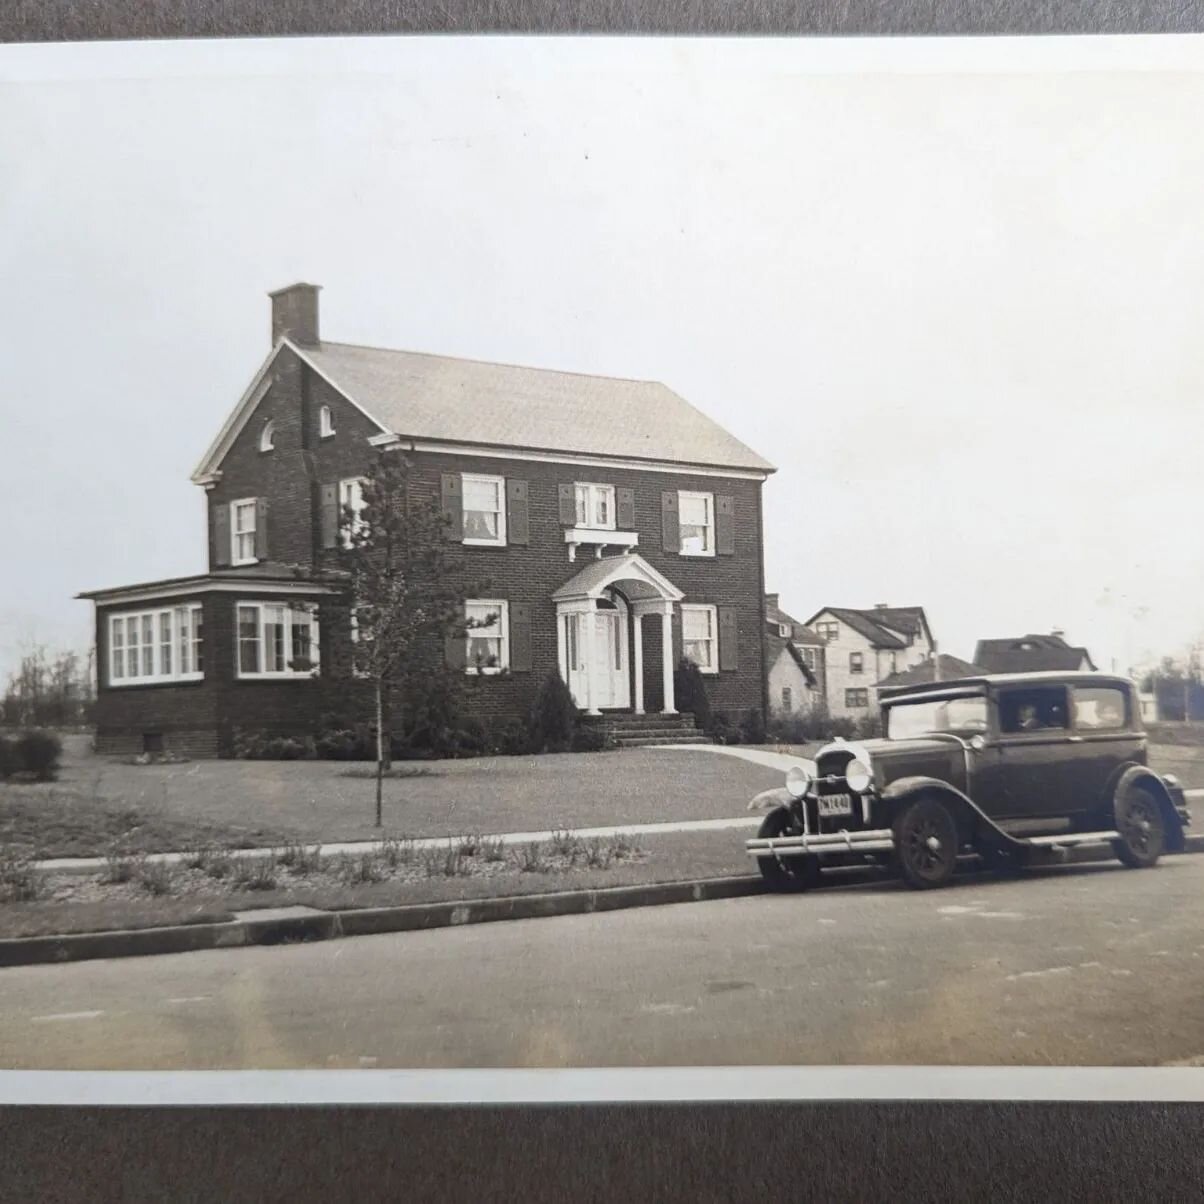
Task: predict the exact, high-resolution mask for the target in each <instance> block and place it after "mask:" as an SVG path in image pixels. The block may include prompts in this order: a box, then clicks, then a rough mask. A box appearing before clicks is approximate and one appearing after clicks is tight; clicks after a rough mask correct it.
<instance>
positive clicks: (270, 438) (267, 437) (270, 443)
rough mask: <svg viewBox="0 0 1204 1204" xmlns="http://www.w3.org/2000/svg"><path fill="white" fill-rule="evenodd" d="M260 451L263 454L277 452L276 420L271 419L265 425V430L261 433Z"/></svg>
mask: <svg viewBox="0 0 1204 1204" xmlns="http://www.w3.org/2000/svg"><path fill="white" fill-rule="evenodd" d="M259 450H260V451H261V452H270V451H275V450H276V420H275V419H274V418H269V419H268V420H267V422H265V423H264V424H263V430H261V431H260V432H259Z"/></svg>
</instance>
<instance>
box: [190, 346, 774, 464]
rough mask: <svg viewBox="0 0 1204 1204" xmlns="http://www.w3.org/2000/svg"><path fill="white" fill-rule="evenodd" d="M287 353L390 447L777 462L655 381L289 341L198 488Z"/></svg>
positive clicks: (256, 384) (233, 422) (215, 450)
mask: <svg viewBox="0 0 1204 1204" xmlns="http://www.w3.org/2000/svg"><path fill="white" fill-rule="evenodd" d="M281 347H288V348H289V349H290V350H291V351H293V352H294V353H295V354H296V355H298V356H299V357H300V358H301V359H302V360H304V361H305V362H306V363H308V364H309V365H310V366H311V367H313V368H314V370H315V371H317V372H318V373H319V374H320V375H322V376H323V377H325V379H326V380H327V381H328V382H329V383H330V384H331V385H332V386H333V387H334V388H335V389H337V390H338V391H339V392H340V393H341V394H343V396H344V397H346V398H347V399H348V400H349V401H350V402H352V403H353V404H355V405H356V406H357V407H358V408H359V409H361V410H362V411H363V412H364V413H365V414H366V415H367V416H368V417H369V418H370V419H371V420H372V421H373V422H375V423H376V425H377V426H379V427H380V430H381V434H382V435H388V434H392V435H396V436H398V437H399V438H402V439H420V440H425V441H431V442H446V443H452V444H468V445H476V446H481V445H486V446H490V447H504V448H515V449H523V450H526V451H542V452H546V453H553V452H560V453H567V454H571V455H585V456H601V457H606V458H619V459H638V460H648V461H655V462H669V463H673V464H692V465H697V466H699V467H712V468H730V469H740V470H745V471H750V472H755V473H771V472H773V471H775V470H774V467H773V465H772V464H770V463H769V461H768V460H765V459H763V458H762V457H761V456H759V455H757V453H756V452H755V451H753V450H752V449H751V448H750V447H748V446H746V445H745V444H743V443H741V442H740V440H739V439H737V438H736V437H735V436H734V435H731V434H729V433H728V432H727V431H726V430H725V429H724V428H723V427H721V426H720V425H719V424H718V423H717V422H715V421H714V420H713V419H711V418H708V417H707V416H706V415H705V414H704V413H702V412H701V411H700V410H697V409H695V408H694V406H692V405H690V403H689V402H688V401H686V400H685V399H684V398H682V397H679V396H678V395H677V394H676V393H674V392H673V390H672V389H669V388H667V387H666V386H665V385H663V384H660V383H658V382H656V381H647V380H624V379H619V378H616V377H609V376H587V375H583V374H580V373H574V372H558V371H552V370H549V369H545V368H521V367H516V366H514V365H511V364H492V363H485V362H482V361H479V360H468V359H456V358H453V357H450V356H442V355H428V354H426V353H423V352H415V351H392V350H388V349H385V348H381V347H361V346H357V345H355V344H351V343H331V342H326V341H323V342H322V343H321V344H320V345H319V346H315V347H300V346H297V345H296V344H294V343H292V342H291V341H289V340H288V339H283V340H282V341H281V342H280V344H278V345H277V347H276V348H274V349H273V352H272V355H271V356H269V359H268V362H267V364H265V365H264V366H263V367H262V368H261V369H260V372H259V374H257V376H256V378H255V380H254V381H253V382H252V386H251V388H249V389H248V390H247V392H246V393H245V394H244V395H243V398H242V400H241V401H240V402H239V405H238V407H237V408H236V410H235V412H234V414H233V415H232V416H231V419H230V420H229V421H228V422H227V424H226V426H225V427H224V428H223V430H222V432H221V434H219V436H218V438H217V440H215V442H214V444H213V446H212V447H211V448H210V450H209V452H208V453H207V454H206V457H205V459H204V460H203V461H202V463H201V465H200V467H199V468H198V469H197V471H196V473H195V474H194V479H196V478H198V477H203V476H205V475H206V474H208V473H211V472H213V471H214V470H215V469H216V468H217V467H218V465H219V464H220V461H221V459H222V457H223V456H224V455H225V452H226V450H228V448H229V446H230V444H231V443H232V442H233V439H234V437H235V436H236V435H237V433H238V431H239V430H241V428H242V426H243V425H245V422H246V421H247V419H249V418H250V414H251V412H252V411H253V410H254V408H255V405H256V404H257V403H258V401H259V399H260V398H261V397H262V396H263V393H264V391H265V389H264V378H265V375H266V369H267V368H268V365H270V363H271V362H272V360H273V359H274V357H275V356H276V355H277V354H278V353H279V351H280V348H281Z"/></svg>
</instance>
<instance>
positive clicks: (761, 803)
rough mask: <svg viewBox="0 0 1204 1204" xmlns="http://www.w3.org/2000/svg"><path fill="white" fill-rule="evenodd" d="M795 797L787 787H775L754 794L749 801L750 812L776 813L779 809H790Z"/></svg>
mask: <svg viewBox="0 0 1204 1204" xmlns="http://www.w3.org/2000/svg"><path fill="white" fill-rule="evenodd" d="M793 801H794V796H793V795H792V794H791V793H790V791H789V790H787V789H786V787H785V786H774V787H773V788H772V789H771V790H762V791H761V793H760V794H754V795H753V796H752V798H751V799H749V801H748V810H749V811H775V810H777V808H778V807H789V806H790V804H791V803H792V802H793Z"/></svg>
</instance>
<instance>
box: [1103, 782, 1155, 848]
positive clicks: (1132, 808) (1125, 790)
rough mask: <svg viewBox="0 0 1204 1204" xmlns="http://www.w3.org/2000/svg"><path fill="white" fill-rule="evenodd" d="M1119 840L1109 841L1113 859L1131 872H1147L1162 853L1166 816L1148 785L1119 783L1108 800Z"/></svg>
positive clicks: (1144, 783)
mask: <svg viewBox="0 0 1204 1204" xmlns="http://www.w3.org/2000/svg"><path fill="white" fill-rule="evenodd" d="M1112 813H1113V818H1114V820H1115V823H1116V831H1117V832H1118V833H1119V838H1118V839H1117V840H1114V841H1113V842H1112V850H1113V852H1115V854H1116V856H1117V857H1118V858H1119V859H1120V860H1121V861H1122V862H1124V864H1125V865H1127V866H1129V867H1130V868H1131V869H1137V870H1142V869H1148V868H1149V867H1150V866H1152V865H1154V864H1155V863H1156V862H1157V861H1158V858H1159V857H1161V856H1162V854H1163V853H1164V852H1165V851H1166V845H1167V839H1166V838H1167V830H1166V814H1165V813H1164V811H1163V809H1162V800H1161V799H1160V798H1159V797H1158V796H1157V794H1156V793H1155V792H1154V787H1152V786H1151V785H1150V784H1149V782H1146V781H1141V780H1138V781H1136V782H1130V783H1128V784H1123V783H1122V784H1121V785H1120V786H1119V787H1118V788H1117V791H1116V797H1115V798H1114V799H1113V800H1112Z"/></svg>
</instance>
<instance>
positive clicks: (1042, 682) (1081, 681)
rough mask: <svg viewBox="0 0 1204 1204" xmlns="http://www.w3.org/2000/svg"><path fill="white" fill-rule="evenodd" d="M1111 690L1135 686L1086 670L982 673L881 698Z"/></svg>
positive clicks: (882, 693) (890, 690) (890, 689)
mask: <svg viewBox="0 0 1204 1204" xmlns="http://www.w3.org/2000/svg"><path fill="white" fill-rule="evenodd" d="M1026 685H1034V686H1050V685H1059V686H1112V687H1114V688H1118V689H1122V690H1131V689H1132V688H1133V683H1132V682H1131V681H1130V680H1129V679H1128V678H1127V677H1118V676H1116V675H1115V674H1110V673H1093V672H1090V671H1087V670H1081V671H1078V672H1072V673H1067V672H1062V671H1058V670H1043V671H1041V672H1033V673H981V674H978V675H976V676H974V677H956V678H950V679H949V680H948V681H925V682H918V683H916V684H914V685H910V686H883V687H882V688H881V689H880V690H879V691H878V696H879V698H880V699H881V700H882V701H883V702H887V701H890V702H894V701H896V700H898V699H900V698H907V697H911V696H913V695H924V694H946V693H958V692H962V691H964V692H966V693H976V692H978V691H980V690H986V689H988V688H990V687H993V686H1026Z"/></svg>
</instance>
